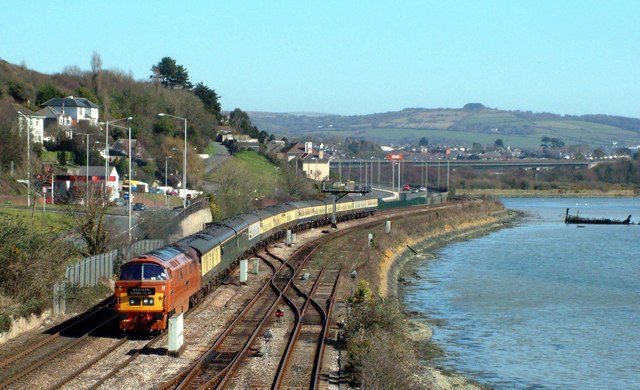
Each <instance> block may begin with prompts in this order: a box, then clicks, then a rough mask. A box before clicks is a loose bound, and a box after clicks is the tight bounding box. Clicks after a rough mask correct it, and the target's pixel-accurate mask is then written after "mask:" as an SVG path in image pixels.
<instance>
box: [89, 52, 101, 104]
mask: <svg viewBox="0 0 640 390" xmlns="http://www.w3.org/2000/svg"><path fill="white" fill-rule="evenodd" d="M91 84H92V87H93V93H94V94H95V95H100V89H101V86H102V58H100V54H98V53H97V52H95V51H94V52H93V54H92V55H91Z"/></svg>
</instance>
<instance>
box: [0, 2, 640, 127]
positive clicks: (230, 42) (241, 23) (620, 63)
mask: <svg viewBox="0 0 640 390" xmlns="http://www.w3.org/2000/svg"><path fill="white" fill-rule="evenodd" d="M1 15H2V23H0V58H2V59H4V60H6V61H9V62H11V63H14V64H22V63H23V64H25V65H26V66H27V67H28V68H30V69H33V70H36V71H39V72H43V73H49V74H51V73H57V72H61V71H62V70H63V69H64V67H65V66H68V65H75V66H79V67H80V68H81V69H83V70H89V69H90V59H91V55H92V53H93V52H94V51H95V52H97V53H99V54H100V56H101V58H102V61H103V68H104V69H114V68H117V69H120V70H123V71H125V72H131V73H132V75H133V77H134V78H135V79H137V80H146V79H148V77H149V75H150V73H151V72H150V68H151V66H152V65H153V64H155V63H157V62H159V61H160V59H161V58H162V57H165V56H169V57H172V58H174V59H175V60H176V61H177V63H178V64H182V65H184V66H185V67H186V69H187V70H188V71H189V76H190V80H191V81H192V82H194V83H196V82H199V81H203V82H204V83H205V84H206V85H207V86H209V87H211V88H213V89H214V90H216V92H217V93H218V94H219V95H220V96H221V103H222V107H223V109H224V110H233V109H234V108H236V107H239V108H241V109H243V110H245V111H276V112H324V113H336V114H368V113H375V112H386V111H395V110H400V109H402V108H406V107H424V108H436V107H450V108H455V107H462V106H463V105H464V104H466V103H469V102H479V103H483V104H484V105H486V106H488V107H495V108H501V109H507V110H531V111H534V112H543V111H546V112H553V113H558V114H576V115H580V114H595V113H602V114H610V115H624V116H631V117H636V118H638V117H640V23H639V22H638V20H639V17H640V1H637V0H630V1H616V0H613V1H591V0H553V1H546V0H531V1H528V0H513V1H512V0H504V1H491V0H483V1H456V2H449V1H430V0H423V1H420V0H417V1H386V0H384V1H383V0H376V1H371V0H369V1H351V0H349V1H344V0H343V1H310V2H300V1H295V2H289V1H226V2H222V1H185V2H177V1H91V0H90V1H76V0H71V1H70V0H65V1H59V2H51V1H46V2H45V1H31V2H24V1H17V0H7V1H3V2H2V12H1Z"/></svg>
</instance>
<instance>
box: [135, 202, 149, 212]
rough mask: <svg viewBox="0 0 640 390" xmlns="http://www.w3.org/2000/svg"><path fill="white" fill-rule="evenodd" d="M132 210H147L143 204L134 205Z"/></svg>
mask: <svg viewBox="0 0 640 390" xmlns="http://www.w3.org/2000/svg"><path fill="white" fill-rule="evenodd" d="M132 209H133V210H134V211H144V210H146V209H147V206H145V205H144V203H134V204H133V207H132Z"/></svg>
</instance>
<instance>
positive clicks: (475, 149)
mask: <svg viewBox="0 0 640 390" xmlns="http://www.w3.org/2000/svg"><path fill="white" fill-rule="evenodd" d="M482 151H483V149H482V144H480V143H478V142H474V143H473V144H472V145H471V153H476V154H478V153H482Z"/></svg>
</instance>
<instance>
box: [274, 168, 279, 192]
mask: <svg viewBox="0 0 640 390" xmlns="http://www.w3.org/2000/svg"><path fill="white" fill-rule="evenodd" d="M274 168H275V169H276V185H275V190H274V194H275V196H276V197H277V196H278V171H279V170H280V167H274Z"/></svg>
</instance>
